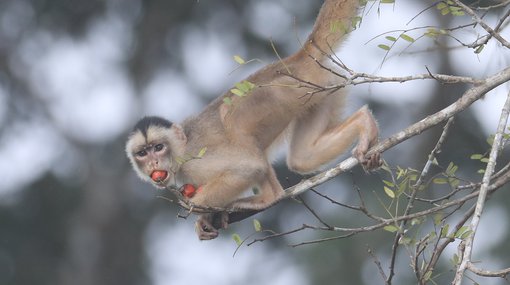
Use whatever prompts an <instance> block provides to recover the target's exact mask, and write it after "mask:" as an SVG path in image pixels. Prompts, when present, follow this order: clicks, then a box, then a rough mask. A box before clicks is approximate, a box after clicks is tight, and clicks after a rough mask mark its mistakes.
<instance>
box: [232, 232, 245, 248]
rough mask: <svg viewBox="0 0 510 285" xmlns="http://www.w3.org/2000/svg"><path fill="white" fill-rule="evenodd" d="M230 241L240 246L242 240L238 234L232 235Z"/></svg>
mask: <svg viewBox="0 0 510 285" xmlns="http://www.w3.org/2000/svg"><path fill="white" fill-rule="evenodd" d="M232 239H233V240H234V241H235V242H236V244H237V246H241V244H243V240H242V239H241V236H239V235H238V234H233V235H232Z"/></svg>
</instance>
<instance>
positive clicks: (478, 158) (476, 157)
mask: <svg viewBox="0 0 510 285" xmlns="http://www.w3.org/2000/svg"><path fill="white" fill-rule="evenodd" d="M482 157H483V155H482V154H478V153H477V154H473V155H471V159H476V160H480V159H482Z"/></svg>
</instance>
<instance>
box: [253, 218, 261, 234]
mask: <svg viewBox="0 0 510 285" xmlns="http://www.w3.org/2000/svg"><path fill="white" fill-rule="evenodd" d="M253 227H254V228H255V231H256V232H260V231H261V230H262V225H261V224H260V221H259V220H257V219H254V220H253Z"/></svg>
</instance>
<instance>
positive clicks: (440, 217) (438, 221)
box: [434, 213, 443, 226]
mask: <svg viewBox="0 0 510 285" xmlns="http://www.w3.org/2000/svg"><path fill="white" fill-rule="evenodd" d="M442 221H443V213H437V214H435V215H434V225H436V226H438V225H439V224H441V222H442Z"/></svg>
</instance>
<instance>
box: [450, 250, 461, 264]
mask: <svg viewBox="0 0 510 285" xmlns="http://www.w3.org/2000/svg"><path fill="white" fill-rule="evenodd" d="M450 261H451V262H452V264H453V265H454V266H455V265H458V264H459V263H460V260H459V256H458V255H457V254H456V253H455V254H453V257H452V259H451V260H450Z"/></svg>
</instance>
